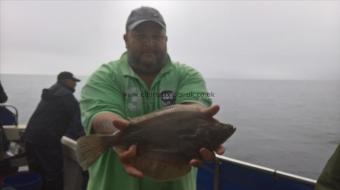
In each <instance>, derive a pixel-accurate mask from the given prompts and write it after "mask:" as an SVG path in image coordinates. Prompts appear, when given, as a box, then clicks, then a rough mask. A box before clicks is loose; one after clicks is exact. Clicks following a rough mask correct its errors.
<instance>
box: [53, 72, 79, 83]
mask: <svg viewBox="0 0 340 190" xmlns="http://www.w3.org/2000/svg"><path fill="white" fill-rule="evenodd" d="M65 79H71V80H74V81H76V82H79V81H80V80H79V79H77V78H75V77H74V76H73V74H72V73H71V72H68V71H63V72H61V73H59V74H58V77H57V80H58V81H62V80H65Z"/></svg>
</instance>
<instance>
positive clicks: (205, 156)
mask: <svg viewBox="0 0 340 190" xmlns="http://www.w3.org/2000/svg"><path fill="white" fill-rule="evenodd" d="M195 106H197V105H195ZM199 109H200V111H202V112H203V113H205V114H206V115H208V116H209V117H213V116H214V115H215V114H216V113H217V112H218V111H219V110H220V107H219V106H218V105H214V106H211V107H209V108H204V107H200V108H199ZM224 151H225V149H224V147H223V146H222V145H219V146H218V147H217V149H216V150H214V152H215V153H216V154H219V155H222V154H223V153H224ZM214 152H212V151H210V150H208V149H206V148H204V147H202V148H201V149H200V150H199V153H200V155H201V157H202V160H199V159H192V160H190V162H189V164H190V165H192V166H195V167H198V166H200V165H201V164H202V162H203V161H214V160H215V159H216V156H215V153H214Z"/></svg>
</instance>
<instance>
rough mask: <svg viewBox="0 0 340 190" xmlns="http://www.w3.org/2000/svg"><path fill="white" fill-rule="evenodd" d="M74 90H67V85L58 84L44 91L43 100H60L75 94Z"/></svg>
mask: <svg viewBox="0 0 340 190" xmlns="http://www.w3.org/2000/svg"><path fill="white" fill-rule="evenodd" d="M73 92H74V90H72V89H70V88H67V87H66V86H65V85H63V84H60V83H56V84H54V85H53V86H51V87H50V88H45V89H43V91H42V95H41V98H42V99H44V100H53V99H59V98H62V97H64V96H67V95H71V94H73Z"/></svg>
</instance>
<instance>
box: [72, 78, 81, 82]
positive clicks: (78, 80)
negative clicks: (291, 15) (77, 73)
mask: <svg viewBox="0 0 340 190" xmlns="http://www.w3.org/2000/svg"><path fill="white" fill-rule="evenodd" d="M72 79H73V80H74V81H76V82H80V79H77V78H72Z"/></svg>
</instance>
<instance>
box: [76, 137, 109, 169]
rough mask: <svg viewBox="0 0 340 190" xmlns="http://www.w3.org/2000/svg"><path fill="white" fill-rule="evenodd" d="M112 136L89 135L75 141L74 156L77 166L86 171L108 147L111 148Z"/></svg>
mask: <svg viewBox="0 0 340 190" xmlns="http://www.w3.org/2000/svg"><path fill="white" fill-rule="evenodd" d="M113 139H114V136H113V135H89V136H83V137H80V138H79V139H78V140H77V147H76V155H77V159H78V163H79V165H80V166H81V167H82V168H83V169H84V170H86V169H87V168H88V167H89V166H91V165H92V164H93V163H94V162H95V161H96V160H97V159H98V158H99V157H100V156H101V155H102V154H103V153H104V152H105V151H106V150H107V149H108V148H109V147H111V146H112V142H113Z"/></svg>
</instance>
